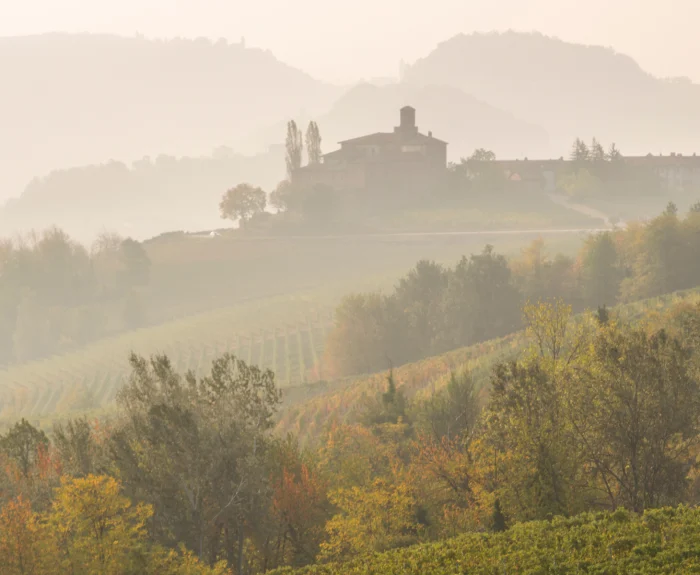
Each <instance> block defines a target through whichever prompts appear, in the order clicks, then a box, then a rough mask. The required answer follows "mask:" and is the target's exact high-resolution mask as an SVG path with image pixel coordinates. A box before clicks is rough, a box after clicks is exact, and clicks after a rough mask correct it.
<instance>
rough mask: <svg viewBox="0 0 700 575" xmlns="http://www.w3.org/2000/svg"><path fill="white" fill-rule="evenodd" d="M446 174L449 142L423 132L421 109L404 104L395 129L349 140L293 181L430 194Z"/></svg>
mask: <svg viewBox="0 0 700 575" xmlns="http://www.w3.org/2000/svg"><path fill="white" fill-rule="evenodd" d="M446 174H447V142H443V141H442V140H438V139H437V138H434V137H433V134H432V132H428V134H427V135H425V134H421V133H420V132H419V131H418V127H417V126H416V110H415V109H414V108H412V107H411V106H405V107H403V108H401V110H400V123H399V125H398V126H397V127H395V128H394V131H393V132H377V133H374V134H369V135H366V136H360V137H358V138H353V139H350V140H344V141H342V142H340V149H339V150H336V151H334V152H330V153H328V154H325V155H324V156H323V160H322V162H321V163H320V164H316V165H308V166H304V167H302V168H300V169H298V170H296V171H295V172H294V174H293V175H292V182H293V183H294V185H295V186H299V187H301V188H311V187H314V186H317V185H324V186H329V187H331V188H334V189H336V190H347V191H354V192H366V193H370V194H374V193H377V194H379V193H382V194H390V193H392V192H397V193H405V194H410V193H419V194H423V193H426V194H430V193H431V192H432V191H434V190H435V189H437V188H438V187H440V186H442V185H444V182H445V177H446Z"/></svg>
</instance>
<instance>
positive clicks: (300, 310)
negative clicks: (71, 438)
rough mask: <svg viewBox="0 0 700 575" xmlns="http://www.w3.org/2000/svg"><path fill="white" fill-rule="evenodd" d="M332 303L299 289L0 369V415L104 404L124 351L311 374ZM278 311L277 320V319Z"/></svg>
mask: <svg viewBox="0 0 700 575" xmlns="http://www.w3.org/2000/svg"><path fill="white" fill-rule="evenodd" d="M332 309H333V308H332V307H324V306H323V305H319V304H316V303H312V302H311V301H310V300H308V299H304V298H301V297H297V298H293V297H287V298H277V299H275V300H273V301H270V300H264V301H262V302H260V303H259V304H254V303H253V304H251V303H248V304H245V305H242V306H237V307H232V308H226V309H223V310H217V311H214V312H208V313H206V314H200V315H196V316H192V317H190V318H186V319H182V320H178V321H174V322H170V323H167V324H163V325H160V326H157V327H151V328H145V329H141V330H136V331H133V332H129V333H126V334H123V335H120V336H117V337H113V338H109V339H105V340H102V341H100V342H97V343H94V344H92V345H89V346H87V347H86V348H83V349H81V350H79V351H75V352H71V353H67V354H63V355H60V356H54V357H49V358H47V359H43V360H40V361H34V362H30V363H25V364H22V365H19V366H15V367H11V368H9V369H4V370H2V371H0V419H4V420H10V419H17V418H19V417H26V418H29V419H33V420H39V419H42V418H44V417H48V416H52V415H54V414H63V413H68V412H76V411H84V410H94V409H100V408H105V407H109V406H110V405H111V404H112V402H113V400H114V398H115V396H116V393H117V390H118V389H119V387H120V386H121V385H122V384H123V382H124V381H125V378H126V377H127V376H128V374H129V364H128V357H129V354H130V353H131V352H132V351H134V352H136V353H138V354H139V355H145V356H149V355H153V354H157V353H165V354H167V355H168V356H169V357H170V358H171V359H172V361H173V362H174V365H175V366H176V368H177V369H178V370H179V371H181V372H185V371H187V370H192V371H194V372H195V373H198V374H203V373H205V372H207V371H208V370H209V367H210V365H211V362H212V360H213V359H214V358H215V357H218V356H220V355H222V354H223V353H225V352H231V353H234V354H236V355H237V356H239V357H241V358H242V359H244V360H246V361H248V362H249V363H252V364H256V365H259V366H261V367H263V368H270V369H272V370H273V371H274V372H275V373H276V375H277V381H278V383H279V384H280V386H282V387H286V386H294V385H300V384H303V383H306V382H312V381H316V380H318V379H319V377H320V375H321V373H322V368H321V366H320V357H321V356H322V354H323V343H324V340H325V334H326V331H327V329H328V328H329V327H330V324H331V319H332ZM280 318H283V321H282V322H280Z"/></svg>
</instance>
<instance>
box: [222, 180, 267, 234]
mask: <svg viewBox="0 0 700 575" xmlns="http://www.w3.org/2000/svg"><path fill="white" fill-rule="evenodd" d="M266 205H267V196H266V195H265V192H264V191H263V190H262V189H261V188H255V187H253V186H251V185H250V184H238V185H237V186H236V187H235V188H231V189H230V190H228V191H227V192H226V193H225V194H224V196H223V198H222V199H221V203H220V204H219V209H220V211H221V217H222V218H226V219H229V220H234V221H236V220H237V221H239V222H240V224H241V226H245V224H246V223H248V222H249V221H250V219H251V218H252V217H253V216H255V215H256V214H260V213H262V212H263V211H264V210H265V206H266Z"/></svg>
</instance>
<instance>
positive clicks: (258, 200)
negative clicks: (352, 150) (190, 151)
mask: <svg viewBox="0 0 700 575" xmlns="http://www.w3.org/2000/svg"><path fill="white" fill-rule="evenodd" d="M321 142H322V138H321V131H320V130H319V127H318V124H317V123H316V122H314V121H311V122H309V125H308V127H307V128H306V134H305V135H304V134H303V133H302V131H301V129H300V128H299V127H298V126H297V123H296V122H295V121H294V120H290V121H289V122H287V135H286V138H285V146H284V147H285V167H286V174H287V177H286V179H285V180H282V181H281V182H280V183H279V184H278V185H277V187H276V188H275V190H274V191H273V192H272V193H270V194H269V204H270V205H271V206H272V207H274V208H275V209H276V210H277V211H278V212H283V211H285V210H287V209H290V208H292V209H297V210H299V211H302V212H304V213H306V214H307V215H308V213H309V212H311V211H313V207H312V204H315V203H317V202H316V200H319V198H318V197H317V196H318V195H319V194H318V193H317V191H315V190H296V192H295V193H293V191H294V189H293V186H292V176H293V174H294V172H295V171H296V170H298V169H300V168H301V167H302V163H303V157H304V143H306V154H307V159H308V165H310V166H313V165H317V164H320V163H321V159H322V157H323V153H322V151H321ZM328 193H332V191H328ZM309 194H311V195H313V197H312V198H309V197H307V196H309ZM319 201H322V200H319ZM267 206H268V194H267V193H266V192H265V191H264V190H263V189H262V188H260V187H257V186H253V185H252V184H249V183H241V184H238V185H237V186H235V187H233V188H230V189H229V190H227V191H226V193H225V194H224V195H223V197H222V199H221V202H220V203H219V212H220V214H221V217H222V218H225V219H230V220H233V221H237V222H238V223H239V225H240V226H241V227H245V226H246V224H248V223H250V222H251V220H253V219H258V220H259V219H260V218H261V217H262V216H263V214H264V213H265V209H266V207H267Z"/></svg>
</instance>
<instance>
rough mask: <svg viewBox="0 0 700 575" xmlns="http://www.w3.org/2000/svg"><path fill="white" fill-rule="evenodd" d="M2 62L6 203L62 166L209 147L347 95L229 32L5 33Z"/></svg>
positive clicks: (1, 182)
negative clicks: (211, 35)
mask: <svg viewBox="0 0 700 575" xmlns="http://www.w3.org/2000/svg"><path fill="white" fill-rule="evenodd" d="M0 70H2V73H3V89H2V90H1V91H0V125H2V126H3V130H2V133H1V134H0V157H2V158H3V160H4V162H3V165H4V166H5V169H4V170H3V173H2V175H0V200H1V199H3V198H6V197H8V196H10V195H17V194H19V193H20V192H21V191H22V189H23V187H24V186H25V185H26V184H27V183H28V182H29V181H30V180H31V178H32V177H35V176H43V175H44V174H46V173H48V172H49V171H51V170H54V169H59V168H61V169H63V168H69V167H72V166H79V165H86V164H95V163H100V162H105V161H107V160H109V159H111V158H113V159H117V160H120V161H127V162H130V161H133V160H137V159H140V158H142V157H143V156H148V155H151V156H156V155H158V154H169V155H175V156H181V155H188V156H192V155H195V156H196V155H200V154H208V153H211V151H212V149H214V148H215V147H218V146H221V145H225V144H230V143H231V142H233V141H234V140H235V139H236V138H237V137H238V136H239V135H240V134H245V133H247V132H249V131H251V130H253V129H254V128H256V127H258V126H260V125H265V124H269V123H272V122H276V121H278V120H282V119H284V118H286V117H288V116H290V115H292V114H298V113H299V112H300V110H302V109H307V110H314V109H315V108H316V107H319V106H320V107H324V108H325V107H326V106H327V105H328V104H329V103H330V102H331V101H332V99H333V98H334V97H336V95H337V93H338V92H337V88H334V87H331V86H328V85H325V84H323V83H321V82H318V81H316V80H315V79H313V78H311V77H310V76H308V75H307V74H305V73H304V72H301V71H299V70H297V69H295V68H292V67H290V66H288V65H286V64H283V63H282V62H280V61H279V60H277V59H276V58H275V57H274V56H273V55H272V54H271V53H269V52H267V51H263V50H259V49H249V48H246V47H245V46H243V45H241V44H229V43H227V42H226V41H223V40H220V41H218V42H216V43H212V42H211V41H209V40H206V39H197V40H184V39H175V40H168V41H156V40H147V39H145V38H142V37H135V38H125V37H116V36H103V35H89V34H80V35H70V34H45V35H41V36H28V37H14V38H0Z"/></svg>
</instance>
